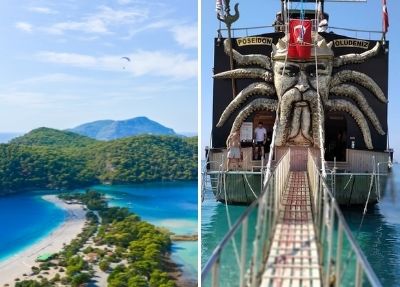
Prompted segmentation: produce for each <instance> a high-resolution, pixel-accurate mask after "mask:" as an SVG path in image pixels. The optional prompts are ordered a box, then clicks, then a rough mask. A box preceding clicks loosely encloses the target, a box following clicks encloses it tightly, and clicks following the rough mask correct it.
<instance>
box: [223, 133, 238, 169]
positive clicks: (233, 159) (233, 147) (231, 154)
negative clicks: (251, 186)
mask: <svg viewBox="0 0 400 287" xmlns="http://www.w3.org/2000/svg"><path fill="white" fill-rule="evenodd" d="M226 145H227V148H228V170H231V169H232V167H234V168H236V169H237V168H239V166H240V163H239V161H240V158H241V150H240V133H239V132H238V131H237V132H234V133H233V134H231V135H230V136H229V137H228V139H227V141H226ZM233 164H235V165H233Z"/></svg>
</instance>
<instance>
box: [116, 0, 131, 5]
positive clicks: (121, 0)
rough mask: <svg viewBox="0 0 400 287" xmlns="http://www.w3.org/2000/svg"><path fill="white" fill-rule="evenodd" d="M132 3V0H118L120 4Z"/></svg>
mask: <svg viewBox="0 0 400 287" xmlns="http://www.w3.org/2000/svg"><path fill="white" fill-rule="evenodd" d="M130 3H131V0H118V4H120V5H127V4H130Z"/></svg>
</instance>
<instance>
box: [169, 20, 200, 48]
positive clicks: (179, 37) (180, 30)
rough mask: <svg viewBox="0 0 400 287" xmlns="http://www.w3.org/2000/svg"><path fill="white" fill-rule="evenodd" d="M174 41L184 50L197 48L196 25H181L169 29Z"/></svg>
mask: <svg viewBox="0 0 400 287" xmlns="http://www.w3.org/2000/svg"><path fill="white" fill-rule="evenodd" d="M171 32H172V33H173V35H174V39H175V41H176V42H177V43H178V44H179V45H181V46H182V47H184V48H197V25H195V24H193V25H181V26H175V27H173V28H172V29H171Z"/></svg>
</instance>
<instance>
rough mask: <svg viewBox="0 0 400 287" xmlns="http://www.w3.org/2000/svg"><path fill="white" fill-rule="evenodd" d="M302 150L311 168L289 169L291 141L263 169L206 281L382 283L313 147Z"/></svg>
mask: <svg viewBox="0 0 400 287" xmlns="http://www.w3.org/2000/svg"><path fill="white" fill-rule="evenodd" d="M304 151H305V153H306V156H307V163H306V167H304V169H305V170H303V171H299V170H296V171H293V170H291V166H292V164H291V156H290V154H291V149H290V148H288V150H287V152H286V154H285V155H284V156H283V157H282V158H281V159H280V160H279V162H278V163H277V164H276V166H275V168H274V170H273V171H272V172H271V173H270V174H269V176H268V175H267V173H266V171H264V184H263V187H262V192H261V194H260V196H259V197H258V198H257V199H256V200H254V201H253V202H252V204H251V205H250V206H249V207H248V208H247V209H246V210H245V212H244V213H243V214H242V215H241V217H240V218H239V219H238V220H237V221H236V223H235V224H234V225H233V226H232V228H231V229H230V230H229V231H228V233H227V234H226V235H225V237H224V238H223V239H222V241H221V242H220V244H219V245H218V246H217V247H216V248H215V250H214V252H213V253H212V255H211V256H210V258H209V260H208V261H207V263H206V264H205V265H204V266H203V269H202V275H201V277H202V286H212V287H219V286H240V287H244V286H249V287H257V286H262V287H267V286H312V287H315V286H336V287H339V286H355V287H360V286H382V285H381V283H380V282H379V280H378V278H377V277H376V275H375V273H374V271H373V269H372V268H371V266H370V265H369V263H368V261H367V260H366V258H365V256H364V254H363V252H362V251H361V249H360V247H359V246H358V244H357V243H356V241H355V239H354V237H353V235H352V233H351V230H350V229H349V227H348V225H347V223H346V221H345V219H344V217H343V215H342V213H341V211H340V208H339V206H338V204H337V203H336V201H335V198H334V196H333V194H332V192H331V190H330V189H329V187H328V185H327V183H326V181H325V178H323V177H322V175H321V173H320V168H319V167H318V165H317V160H316V158H314V157H315V152H312V151H311V150H309V149H308V150H307V149H304ZM254 218H256V219H255V222H254V220H253V221H252V219H254ZM253 222H254V223H253ZM248 242H252V244H248ZM234 258H235V259H236V260H234ZM224 272H228V273H229V274H230V275H232V276H236V277H237V280H235V282H236V284H232V282H231V281H230V282H227V281H226V276H224V274H223V273H224Z"/></svg>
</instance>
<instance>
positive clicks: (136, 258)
mask: <svg viewBox="0 0 400 287" xmlns="http://www.w3.org/2000/svg"><path fill="white" fill-rule="evenodd" d="M1 8H2V9H1V12H0V16H1V20H0V23H1V25H0V26H1V27H0V31H1V33H2V35H3V37H4V39H8V40H7V44H5V45H3V46H2V47H1V53H0V54H1V55H0V61H1V62H2V66H3V68H4V69H5V70H7V73H4V75H3V77H2V78H1V79H0V86H1V87H0V99H1V102H2V107H1V116H0V122H1V123H0V222H1V223H0V225H1V226H0V286H2V287H4V286H17V287H22V286H24V287H28V286H29V287H36V286H37V287H40V286H43V287H44V286H98V287H103V286H104V287H105V286H114V287H124V286H126V287H133V286H139V287H140V286H143V287H145V286H154V287H155V286H164V287H174V286H176V287H180V286H188V287H191V286H197V274H198V268H199V267H198V266H197V259H198V248H197V245H198V232H197V230H198V224H197V222H198V216H197V211H198V208H197V204H198V200H197V195H198V192H197V174H198V163H197V159H198V156H197V150H198V143H197V141H198V137H197V3H195V2H192V1H189V2H187V3H180V1H157V2H149V3H147V2H145V1H130V0H124V1H122V0H114V1H95V2H93V1H90V2H85V3H83V2H82V1H75V0H71V1H62V2H59V1H57V2H54V1H47V0H44V1H28V0H26V1H25V0H24V1H19V2H18V3H12V4H11V3H3V4H1ZM182 11H184V12H182ZM177 19H179V20H177ZM178 67H179V68H178ZM5 70H4V71H5ZM180 107H185V108H180ZM172 111H173V112H172Z"/></svg>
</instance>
